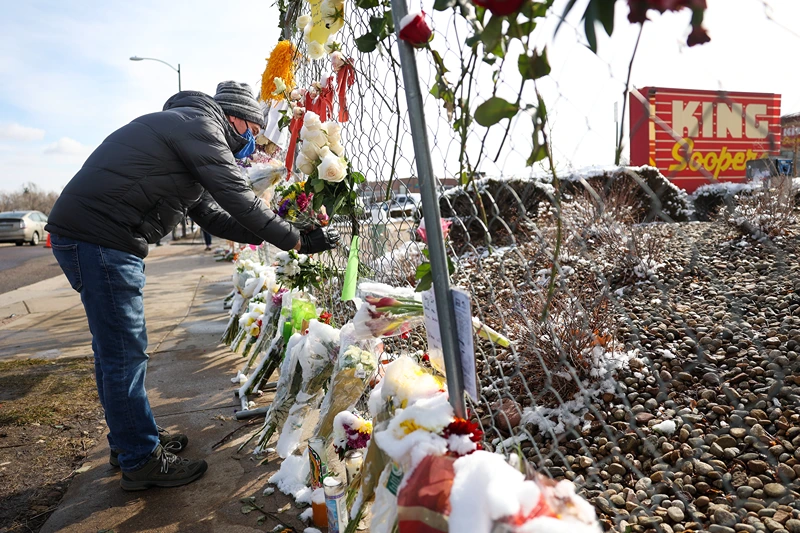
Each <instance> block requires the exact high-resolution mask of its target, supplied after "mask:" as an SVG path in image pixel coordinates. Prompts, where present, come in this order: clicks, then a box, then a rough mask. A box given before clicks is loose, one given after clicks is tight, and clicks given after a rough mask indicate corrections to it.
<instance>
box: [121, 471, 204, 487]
mask: <svg viewBox="0 0 800 533" xmlns="http://www.w3.org/2000/svg"><path fill="white" fill-rule="evenodd" d="M206 470H208V465H206V466H205V467H204V468H202V469H201V470H199V471H198V472H196V473H195V474H193V475H192V476H190V477H187V478H183V479H173V480H164V481H131V480H129V479H125V476H123V477H122V479H121V480H120V482H119V484H120V487H122V490H126V491H129V492H132V491H137V490H147V489H150V488H153V487H161V488H172V487H180V486H182V485H187V484H189V483H191V482H193V481H197V480H198V479H200V478H201V477H203V474H205V473H206Z"/></svg>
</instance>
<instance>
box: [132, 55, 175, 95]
mask: <svg viewBox="0 0 800 533" xmlns="http://www.w3.org/2000/svg"><path fill="white" fill-rule="evenodd" d="M144 60H147V61H158V62H159V63H163V64H165V65H166V66H168V67H169V68H171V69H172V70H174V71H175V72H177V73H178V92H181V90H182V89H181V64H180V63H178V68H175V67H173V66H172V65H170V64H169V63H167V62H166V61H162V60H161V59H156V58H155V57H139V56H132V57H131V61H144Z"/></svg>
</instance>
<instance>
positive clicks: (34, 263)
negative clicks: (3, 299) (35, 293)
mask: <svg viewBox="0 0 800 533" xmlns="http://www.w3.org/2000/svg"><path fill="white" fill-rule="evenodd" d="M60 274H61V269H60V268H59V266H58V263H56V259H55V257H53V252H52V250H50V249H49V248H45V247H44V246H42V245H39V246H30V245H28V244H26V245H24V246H15V245H13V244H0V294H3V293H5V292H8V291H13V290H14V289H18V288H20V287H25V286H26V285H31V284H32V283H36V282H37V281H42V280H43V279H48V278H52V277H53V276H58V275H60Z"/></svg>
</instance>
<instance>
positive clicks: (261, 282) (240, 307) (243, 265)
mask: <svg viewBox="0 0 800 533" xmlns="http://www.w3.org/2000/svg"><path fill="white" fill-rule="evenodd" d="M274 276H275V273H274V271H273V269H272V268H270V267H266V266H264V265H262V264H260V263H258V262H256V261H253V260H251V259H243V258H241V257H240V258H239V260H238V261H237V262H236V271H235V272H234V273H233V288H234V291H235V294H234V296H233V301H232V302H231V310H230V320H229V321H228V325H227V327H226V328H225V333H224V334H223V336H222V343H223V344H231V343H232V342H233V341H234V339H235V338H236V335H237V334H238V332H239V318H240V317H241V315H242V314H243V313H244V312H245V311H246V310H247V304H248V303H249V301H250V298H252V297H253V295H254V294H258V293H259V292H261V291H262V290H263V289H264V287H265V286H268V285H270V284H271V283H274V281H273V280H274Z"/></svg>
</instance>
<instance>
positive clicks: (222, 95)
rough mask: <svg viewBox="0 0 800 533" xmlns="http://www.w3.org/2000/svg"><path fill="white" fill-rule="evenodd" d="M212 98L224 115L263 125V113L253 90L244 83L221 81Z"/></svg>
mask: <svg viewBox="0 0 800 533" xmlns="http://www.w3.org/2000/svg"><path fill="white" fill-rule="evenodd" d="M214 100H216V101H217V103H218V104H219V106H220V107H221V108H222V110H223V111H224V112H225V114H226V115H230V116H232V117H238V118H240V119H242V120H246V121H248V122H252V123H253V124H258V125H259V126H261V127H263V126H264V115H263V114H262V113H261V106H259V105H258V101H256V99H255V97H253V90H252V89H251V88H250V86H249V85H248V84H246V83H239V82H236V81H223V82H221V83H220V84H219V85H217V94H215V95H214Z"/></svg>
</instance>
